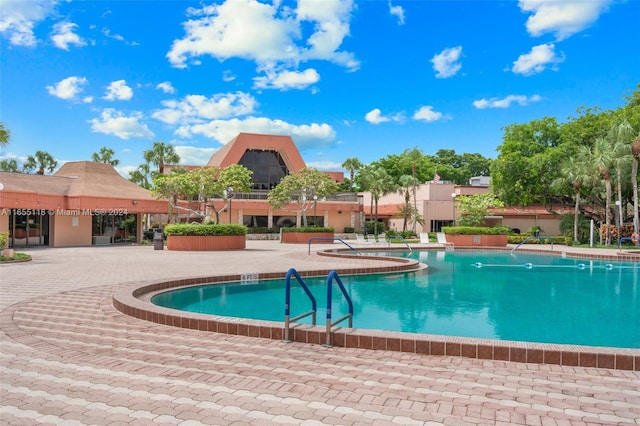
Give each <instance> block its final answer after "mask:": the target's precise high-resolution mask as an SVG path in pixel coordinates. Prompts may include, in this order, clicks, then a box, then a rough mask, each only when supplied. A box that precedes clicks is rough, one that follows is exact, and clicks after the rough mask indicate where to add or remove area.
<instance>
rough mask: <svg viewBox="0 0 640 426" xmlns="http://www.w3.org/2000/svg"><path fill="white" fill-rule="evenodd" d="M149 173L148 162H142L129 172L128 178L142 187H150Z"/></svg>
mask: <svg viewBox="0 0 640 426" xmlns="http://www.w3.org/2000/svg"><path fill="white" fill-rule="evenodd" d="M150 174H151V166H150V165H149V163H143V164H140V165H139V166H138V169H137V170H134V171H132V172H129V180H130V181H131V182H133V183H135V184H137V185H139V186H141V187H143V188H144V189H151V182H150V181H149V175H150Z"/></svg>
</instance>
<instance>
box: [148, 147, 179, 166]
mask: <svg viewBox="0 0 640 426" xmlns="http://www.w3.org/2000/svg"><path fill="white" fill-rule="evenodd" d="M142 155H143V156H144V160H145V161H146V162H147V163H150V164H154V165H156V166H158V173H164V166H165V165H167V164H178V163H179V162H180V156H179V155H178V153H177V152H176V150H175V148H174V147H173V145H171V144H166V143H164V142H154V143H153V147H152V148H151V149H149V150H146V151H144V152H143V153H142Z"/></svg>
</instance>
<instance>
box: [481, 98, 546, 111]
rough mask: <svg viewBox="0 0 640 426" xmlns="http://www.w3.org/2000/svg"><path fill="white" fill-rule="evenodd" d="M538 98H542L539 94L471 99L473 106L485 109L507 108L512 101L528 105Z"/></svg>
mask: <svg viewBox="0 0 640 426" xmlns="http://www.w3.org/2000/svg"><path fill="white" fill-rule="evenodd" d="M540 100H542V98H541V97H540V95H533V96H524V95H509V96H507V97H505V98H502V99H499V98H491V99H485V98H482V99H480V100H477V101H473V106H474V107H476V108H478V109H485V108H509V107H510V106H511V104H512V103H514V102H515V103H517V104H519V105H521V106H526V105H529V104H531V103H533V102H540Z"/></svg>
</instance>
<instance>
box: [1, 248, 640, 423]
mask: <svg viewBox="0 0 640 426" xmlns="http://www.w3.org/2000/svg"><path fill="white" fill-rule="evenodd" d="M416 246H418V245H416ZM329 247H334V246H332V245H328V244H318V245H314V246H313V247H312V253H311V254H310V255H309V254H307V250H308V247H307V245H293V244H280V243H279V242H278V241H247V249H246V250H242V251H233V252H200V253H195V252H190V253H185V252H173V251H172V252H169V251H167V250H163V251H159V250H153V247H151V246H123V247H91V248H56V249H44V248H40V249H28V250H20V251H23V252H27V253H29V254H31V255H32V256H33V260H32V261H31V262H29V263H27V264H20V263H15V264H6V265H1V266H0V318H1V319H0V389H1V390H0V401H1V402H0V424H3V425H32V424H36V423H43V424H62V425H74V424H78V425H81V424H82V425H84V424H97V425H102V424H123V425H151V424H184V425H199V424H202V425H232V424H234V425H271V424H300V425H321V424H330V425H341V424H344V425H385V424H398V425H400V424H402V425H412V424H415V425H430V424H434V425H435V424H446V425H467V424H469V425H471V424H474V425H475V424H483V425H495V424H502V425H513V424H523V425H524V424H526V425H601V424H636V425H640V371H630V370H620V369H616V370H614V369H607V368H589V367H577V366H561V365H550V364H537V363H521V362H507V361H496V360H482V359H470V358H464V357H451V356H430V355H422V354H415V353H407V352H390V351H382V350H369V349H356V348H344V347H338V346H334V347H330V348H328V347H324V346H322V345H317V344H308V343H300V342H293V343H283V342H281V341H278V340H274V339H264V338H254V337H246V336H240V335H231V334H221V333H212V332H203V331H198V330H190V329H183V328H177V327H172V326H167V325H162V324H157V323H153V322H149V321H144V320H140V319H136V318H134V317H131V316H128V315H125V314H122V313H121V312H119V311H117V310H116V309H115V308H114V307H113V304H112V298H113V295H114V294H115V293H118V292H121V291H123V290H125V289H128V288H131V287H133V286H136V285H140V286H142V285H143V284H145V283H149V282H158V281H169V280H179V279H183V278H187V277H208V276H212V275H233V274H239V273H253V272H258V273H260V274H266V273H276V272H279V273H282V272H285V271H286V270H287V269H289V268H290V267H295V268H296V269H297V270H299V271H308V270H322V269H334V268H352V267H364V268H368V267H374V266H377V265H380V262H379V261H375V260H368V259H367V260H366V259H336V258H332V257H324V256H318V255H317V254H315V250H318V249H326V248H329ZM522 249H523V248H522V247H521V248H520V249H518V250H522ZM527 249H528V250H530V249H533V250H550V247H549V246H533V245H531V246H530V247H527ZM553 251H554V252H561V251H566V252H567V253H570V252H574V251H576V252H579V251H580V250H579V249H574V248H571V247H564V246H557V245H556V246H555V247H554V249H553ZM589 251H590V252H591V253H596V254H614V253H612V251H611V250H606V251H605V250H595V249H594V250H589ZM386 264H387V263H384V262H383V266H384V265H386Z"/></svg>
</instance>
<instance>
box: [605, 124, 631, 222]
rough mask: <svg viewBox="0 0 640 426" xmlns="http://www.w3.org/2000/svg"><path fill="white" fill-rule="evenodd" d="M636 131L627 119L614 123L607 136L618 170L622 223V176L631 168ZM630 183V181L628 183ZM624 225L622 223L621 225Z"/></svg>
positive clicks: (619, 211)
mask: <svg viewBox="0 0 640 426" xmlns="http://www.w3.org/2000/svg"><path fill="white" fill-rule="evenodd" d="M633 136H634V130H633V127H631V124H630V123H629V121H628V120H627V119H626V118H622V119H618V120H616V121H615V122H614V124H613V125H612V126H611V129H610V130H609V133H608V134H607V139H608V141H609V143H610V145H611V152H612V159H613V166H614V167H615V170H616V187H617V192H618V200H619V201H620V203H619V205H618V215H619V216H618V217H619V218H620V220H621V221H622V220H623V219H622V218H623V216H622V206H623V204H625V203H624V202H623V197H622V174H623V172H624V171H625V170H626V169H628V168H630V166H631V160H632V156H631V144H632V143H633ZM627 182H628V181H627ZM620 225H622V223H621V224H620Z"/></svg>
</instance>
